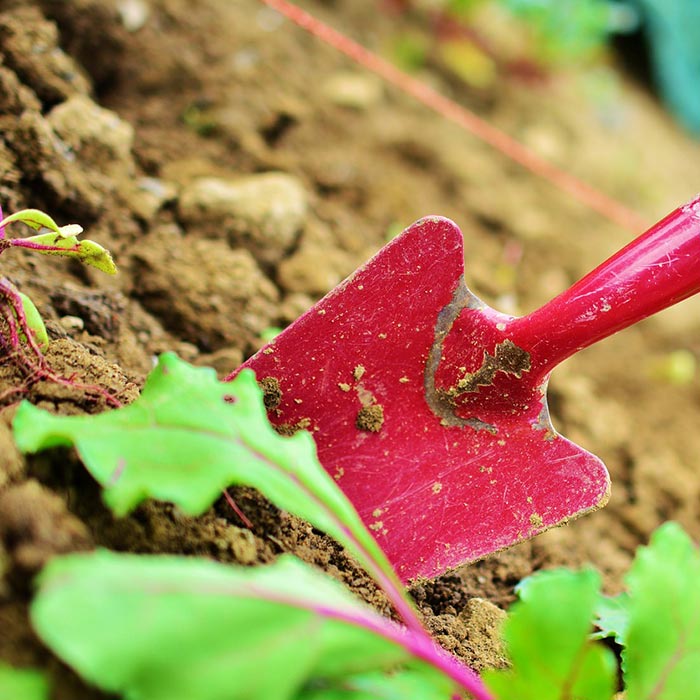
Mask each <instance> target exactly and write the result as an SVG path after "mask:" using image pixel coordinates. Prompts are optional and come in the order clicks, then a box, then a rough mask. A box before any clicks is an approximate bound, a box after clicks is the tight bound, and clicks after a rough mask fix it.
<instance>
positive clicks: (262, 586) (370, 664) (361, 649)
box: [31, 550, 433, 700]
mask: <svg viewBox="0 0 700 700" xmlns="http://www.w3.org/2000/svg"><path fill="white" fill-rule="evenodd" d="M31 619H32V623H33V625H34V628H35V629H36V631H37V633H38V634H39V636H40V637H41V638H42V640H43V641H44V643H46V644H47V645H48V646H49V647H50V648H51V649H52V650H53V651H54V652H55V653H56V654H57V655H58V656H59V657H60V658H62V659H63V660H64V661H66V662H67V663H69V664H70V665H71V666H72V667H73V668H75V669H76V670H77V671H78V673H80V675H81V676H83V677H84V678H85V679H86V680H88V681H89V682H91V683H93V684H95V685H97V686H98V687H99V688H101V689H103V690H105V691H108V692H112V693H120V694H123V695H124V698H125V700H137V699H138V700H237V699H238V698H240V699H241V700H243V699H246V700H248V699H251V698H261V699H262V698H264V699H265V700H286V699H287V698H294V697H297V695H298V693H300V692H302V689H303V688H304V687H305V686H307V685H309V684H311V685H314V684H316V685H318V684H319V683H322V682H324V681H325V682H330V683H331V685H332V684H333V681H334V679H342V678H344V677H346V676H347V675H349V674H358V673H368V672H370V673H371V672H375V671H379V670H382V669H390V668H394V667H395V666H396V665H397V664H399V663H402V662H406V661H409V660H410V655H409V654H408V653H407V651H406V649H405V648H403V647H402V646H401V644H400V643H399V641H400V640H401V638H402V636H403V635H404V634H405V632H404V630H402V629H401V628H399V627H398V626H396V625H394V624H393V623H391V622H389V621H388V620H386V619H384V618H382V617H381V616H379V615H378V614H377V613H376V612H374V611H373V610H372V609H371V608H369V607H367V606H365V605H364V604H361V603H359V602H358V601H357V600H355V599H354V598H353V597H352V596H351V595H350V594H349V593H347V592H346V591H345V590H344V589H343V587H342V586H341V585H340V584H339V583H337V582H335V581H333V580H331V579H329V578H327V577H326V576H324V575H322V574H321V573H320V572H318V571H316V570H314V569H313V568H312V567H310V566H308V565H306V564H304V563H302V562H300V561H298V560H296V559H294V558H293V557H291V556H283V557H280V558H279V559H278V560H277V562H276V563H274V564H272V565H270V566H266V567H255V568H242V567H231V566H226V565H223V564H218V563H215V562H210V561H205V560H200V559H192V558H184V557H170V556H140V555H131V554H116V553H113V552H108V551H105V550H102V551H98V552H93V553H90V554H73V555H68V556H65V557H58V558H55V559H53V560H52V561H51V562H50V563H49V564H48V565H47V567H46V568H45V569H44V570H43V571H42V573H41V574H40V575H39V577H38V592H37V595H36V597H35V599H34V601H33V602H32V605H31ZM414 668H417V667H416V666H414ZM425 671H426V673H428V675H429V677H431V674H432V673H433V671H432V670H431V669H429V668H427V667H426V668H425ZM416 672H417V671H416ZM302 697H303V696H302Z"/></svg>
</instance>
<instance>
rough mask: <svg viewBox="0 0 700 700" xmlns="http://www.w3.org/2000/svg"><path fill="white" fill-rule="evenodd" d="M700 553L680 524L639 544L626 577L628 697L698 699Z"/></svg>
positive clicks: (632, 699) (638, 699) (636, 699)
mask: <svg viewBox="0 0 700 700" xmlns="http://www.w3.org/2000/svg"><path fill="white" fill-rule="evenodd" d="M698 581H700V556H699V555H698V550H697V549H696V547H695V546H694V545H693V543H692V541H691V540H690V538H689V537H688V535H686V534H685V532H683V530H682V529H681V527H680V526H679V525H678V524H677V523H667V524H665V525H663V526H662V527H660V528H659V529H658V530H657V531H656V532H655V533H654V534H653V536H652V538H651V541H650V543H649V546H648V547H640V549H639V550H638V551H637V556H636V558H635V560H634V563H633V565H632V568H631V569H630V572H629V574H628V575H627V577H626V582H627V587H628V590H629V595H630V602H629V627H628V629H627V633H626V635H625V636H626V643H627V646H626V647H625V649H624V651H623V664H624V671H625V685H626V688H627V695H626V698H627V700H650V699H651V698H653V699H654V700H695V699H696V698H697V696H698V688H700V588H699V587H698Z"/></svg>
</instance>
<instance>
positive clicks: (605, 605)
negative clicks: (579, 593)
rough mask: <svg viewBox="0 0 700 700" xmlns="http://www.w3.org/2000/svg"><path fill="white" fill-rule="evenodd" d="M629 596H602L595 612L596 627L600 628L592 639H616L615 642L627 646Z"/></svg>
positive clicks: (623, 594)
mask: <svg viewBox="0 0 700 700" xmlns="http://www.w3.org/2000/svg"><path fill="white" fill-rule="evenodd" d="M629 607H630V599H629V594H627V593H620V595H616V596H612V597H611V596H601V597H600V600H599V601H598V604H597V605H596V611H595V619H594V623H595V626H596V627H597V628H598V629H597V630H596V631H595V632H594V633H593V634H592V635H591V638H592V639H604V638H605V637H614V638H615V641H616V642H617V643H618V644H620V645H624V644H625V638H626V636H627V628H628V627H629V618H630V614H629Z"/></svg>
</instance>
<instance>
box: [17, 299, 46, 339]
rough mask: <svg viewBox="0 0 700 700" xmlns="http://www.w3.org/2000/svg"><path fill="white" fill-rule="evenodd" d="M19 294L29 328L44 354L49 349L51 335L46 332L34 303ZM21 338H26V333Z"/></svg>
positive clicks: (21, 334)
mask: <svg viewBox="0 0 700 700" xmlns="http://www.w3.org/2000/svg"><path fill="white" fill-rule="evenodd" d="M17 294H18V295H19V298H20V299H21V300H22V310H23V311H24V317H25V319H26V320H27V327H28V328H29V330H30V331H31V332H32V335H33V336H34V342H36V344H37V345H38V346H39V348H40V349H41V350H42V351H43V352H46V351H47V350H48V349H49V334H48V333H47V332H46V326H45V325H44V321H43V319H42V318H41V314H40V313H39V310H38V309H37V308H36V306H34V302H33V301H32V300H31V299H30V298H29V297H28V296H27V295H26V294H23V293H22V292H20V291H17ZM20 337H24V333H20Z"/></svg>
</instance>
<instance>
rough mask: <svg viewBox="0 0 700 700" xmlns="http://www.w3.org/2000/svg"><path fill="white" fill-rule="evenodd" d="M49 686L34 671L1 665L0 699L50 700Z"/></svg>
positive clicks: (40, 675) (42, 677)
mask: <svg viewBox="0 0 700 700" xmlns="http://www.w3.org/2000/svg"><path fill="white" fill-rule="evenodd" d="M48 697H49V686H48V683H47V682H46V679H45V678H44V676H43V675H42V674H41V673H40V672H39V671H35V670H34V669H25V668H21V669H20V668H12V667H11V666H7V665H6V664H3V663H0V698H3V700H4V698H7V700H48Z"/></svg>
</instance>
